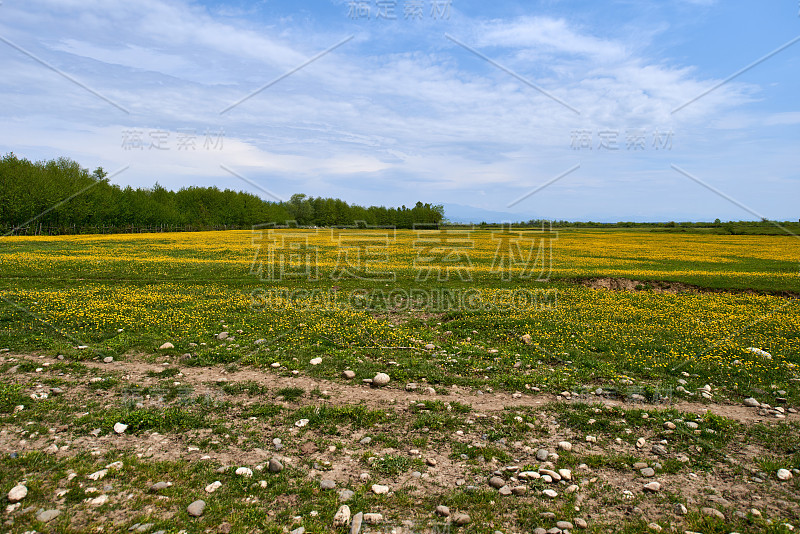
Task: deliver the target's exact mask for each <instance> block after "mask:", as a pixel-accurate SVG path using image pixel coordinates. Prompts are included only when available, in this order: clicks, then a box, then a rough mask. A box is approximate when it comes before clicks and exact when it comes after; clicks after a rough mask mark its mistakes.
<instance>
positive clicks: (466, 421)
mask: <svg viewBox="0 0 800 534" xmlns="http://www.w3.org/2000/svg"><path fill="white" fill-rule="evenodd" d="M310 363H311V364H312V365H314V362H313V361H312V362H310ZM0 370H1V371H2V377H3V379H2V382H3V385H2V389H0V425H1V426H0V452H2V459H1V460H0V480H2V482H0V491H2V493H1V496H0V506H2V510H0V512H1V513H2V521H1V522H0V532H33V531H37V532H51V531H52V532H129V531H131V532H149V533H151V534H153V533H156V532H163V533H166V532H186V533H189V532H221V533H229V532H262V531H266V532H276V533H277V532H292V533H293V534H302V533H303V532H331V531H341V532H351V533H353V534H356V533H358V532H359V531H361V532H392V533H394V534H399V533H401V532H441V531H443V530H449V529H461V530H463V531H464V532H498V531H499V532H504V533H506V532H507V533H512V532H536V533H544V532H550V533H558V532H569V531H586V532H643V531H651V532H660V531H671V532H703V533H710V532H788V531H791V530H793V529H794V526H793V525H798V524H800V482H798V481H799V480H800V471H798V469H797V467H798V463H797V462H798V460H799V459H800V415H798V413H797V411H796V410H795V409H794V408H793V407H791V406H788V405H786V404H783V403H782V398H781V397H780V392H776V402H775V403H774V405H766V404H762V403H759V402H758V401H756V400H755V399H747V400H745V402H744V403H742V402H739V401H737V402H735V403H733V402H730V401H727V400H726V399H724V398H721V396H720V395H718V393H717V391H716V390H715V388H714V386H713V384H708V385H705V386H704V387H702V388H699V389H698V390H697V391H691V392H690V391H685V394H684V395H681V396H680V399H679V398H677V397H676V398H666V399H662V400H663V402H661V403H660V404H648V403H647V402H646V399H645V398H644V397H640V398H637V397H636V396H633V397H626V398H619V397H617V396H615V395H614V394H613V392H611V391H609V390H605V389H603V388H602V387H598V388H595V389H591V388H589V389H586V388H584V389H582V390H581V392H580V393H575V392H567V391H564V392H560V393H558V394H554V393H544V392H542V391H539V390H538V388H537V387H536V384H530V385H529V386H530V387H529V388H526V389H525V390H524V391H519V392H513V391H510V392H495V391H491V389H490V388H486V389H484V390H478V389H466V388H458V387H455V386H453V387H451V388H449V389H446V390H442V389H441V388H439V389H435V388H433V387H429V385H428V384H426V383H425V382H424V381H423V382H419V383H416V384H406V383H396V382H394V381H391V380H390V379H389V375H388V374H387V375H384V376H380V375H376V376H375V377H374V378H373V379H372V383H369V381H367V382H364V381H361V382H357V381H356V380H355V379H354V376H355V373H347V372H345V374H344V375H343V376H341V377H330V380H322V379H316V378H310V377H308V376H305V375H304V374H303V373H302V372H298V371H289V370H288V369H286V368H285V367H282V366H281V365H280V364H278V365H274V366H273V367H268V368H265V369H254V368H249V367H239V366H237V365H227V366H222V365H220V366H215V367H192V366H185V365H183V362H182V361H181V360H180V358H179V357H174V356H163V355H162V356H153V355H128V356H126V357H124V358H122V359H118V360H113V359H111V358H108V359H107V360H106V361H102V360H85V361H82V362H75V361H69V360H64V359H59V358H51V357H46V356H39V355H24V354H12V353H5V354H4V355H3V356H2V358H1V359H0ZM387 371H388V370H387ZM388 372H389V373H390V374H391V372H390V371H388Z"/></svg>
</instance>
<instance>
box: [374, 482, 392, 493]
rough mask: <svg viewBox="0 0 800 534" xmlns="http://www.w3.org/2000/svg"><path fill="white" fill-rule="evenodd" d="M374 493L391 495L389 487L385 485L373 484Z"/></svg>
mask: <svg viewBox="0 0 800 534" xmlns="http://www.w3.org/2000/svg"><path fill="white" fill-rule="evenodd" d="M372 492H373V493H374V494H375V495H385V494H387V493H389V486H384V485H383V484H373V485H372Z"/></svg>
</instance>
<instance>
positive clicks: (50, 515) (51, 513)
mask: <svg viewBox="0 0 800 534" xmlns="http://www.w3.org/2000/svg"><path fill="white" fill-rule="evenodd" d="M60 515H61V510H45V511H43V512H39V513H38V514H37V515H36V520H37V521H39V522H41V523H47V522H48V521H52V520H53V519H55V518H56V517H58V516H60Z"/></svg>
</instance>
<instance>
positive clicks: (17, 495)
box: [8, 484, 28, 503]
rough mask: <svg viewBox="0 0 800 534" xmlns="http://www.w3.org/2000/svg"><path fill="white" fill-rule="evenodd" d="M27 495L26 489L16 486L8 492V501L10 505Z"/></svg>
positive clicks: (22, 486) (19, 485)
mask: <svg viewBox="0 0 800 534" xmlns="http://www.w3.org/2000/svg"><path fill="white" fill-rule="evenodd" d="M26 495H28V488H26V487H25V486H24V485H22V484H17V485H16V486H14V487H13V488H11V491H9V492H8V501H9V502H11V503H15V502H19V501H21V500H22V499H24V498H25V496H26Z"/></svg>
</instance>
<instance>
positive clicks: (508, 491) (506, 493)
mask: <svg viewBox="0 0 800 534" xmlns="http://www.w3.org/2000/svg"><path fill="white" fill-rule="evenodd" d="M498 492H499V493H500V495H502V496H503V497H508V496H509V495H511V486H503V487H502V488H500V489H499V490H498Z"/></svg>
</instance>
